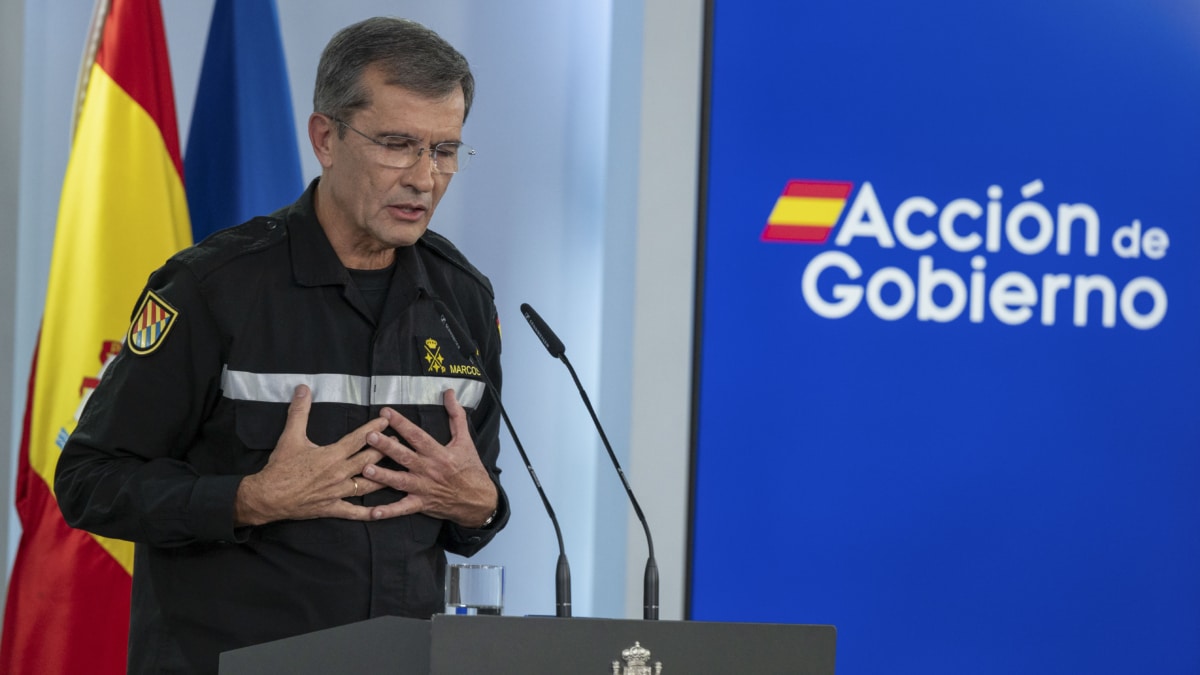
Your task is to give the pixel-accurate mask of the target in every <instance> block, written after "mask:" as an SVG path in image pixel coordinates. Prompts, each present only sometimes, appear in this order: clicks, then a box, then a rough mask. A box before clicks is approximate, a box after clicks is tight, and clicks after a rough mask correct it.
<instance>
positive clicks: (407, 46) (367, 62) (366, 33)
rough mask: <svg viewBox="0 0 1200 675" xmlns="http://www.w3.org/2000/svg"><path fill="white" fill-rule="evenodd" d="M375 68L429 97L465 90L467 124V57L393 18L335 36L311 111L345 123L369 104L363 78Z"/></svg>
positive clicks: (470, 82)
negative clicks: (366, 72)
mask: <svg viewBox="0 0 1200 675" xmlns="http://www.w3.org/2000/svg"><path fill="white" fill-rule="evenodd" d="M372 66H374V67H378V68H380V69H381V70H382V71H383V73H384V76H385V78H386V81H387V83H388V84H390V85H395V86H398V87H403V88H405V89H408V90H410V91H413V92H415V93H417V94H420V95H422V96H428V97H430V98H440V97H444V96H449V95H451V94H453V93H454V91H455V90H456V89H458V88H459V87H461V88H462V93H463V100H464V102H465V104H466V107H465V109H464V110H463V121H464V122H465V121H466V120H467V113H469V112H471V100H472V99H473V98H474V96H475V77H474V76H473V75H471V67H470V66H469V65H468V64H467V59H466V58H465V57H464V56H463V55H462V54H460V53H459V52H458V50H456V49H455V48H454V47H452V46H451V45H450V43H449V42H446V41H445V40H444V39H442V37H441V36H440V35H438V34H437V33H435V32H433V31H432V30H430V29H428V28H426V27H425V26H422V25H421V24H419V23H417V22H415V21H410V20H408V19H396V18H391V17H375V18H373V19H367V20H366V21H360V22H359V23H356V24H354V25H352V26H347V27H345V28H343V29H342V30H340V31H338V33H337V35H334V36H333V38H332V39H331V40H330V41H329V44H328V45H326V46H325V51H323V52H322V53H321V62H320V63H319V64H318V65H317V84H316V87H315V88H314V89H313V110H314V111H316V112H319V113H321V114H324V115H329V116H331V117H337V118H340V119H345V118H347V117H349V116H350V114H351V113H353V112H354V111H356V110H360V109H362V108H366V107H367V106H369V105H371V101H370V100H369V99H368V98H367V92H366V91H365V90H364V89H363V84H362V74H363V72H364V71H365V70H367V68H369V67H372ZM339 133H345V130H344V129H339Z"/></svg>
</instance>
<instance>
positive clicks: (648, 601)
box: [521, 303, 658, 619]
mask: <svg viewBox="0 0 1200 675" xmlns="http://www.w3.org/2000/svg"><path fill="white" fill-rule="evenodd" d="M521 314H524V315H525V320H526V321H528V322H529V327H530V328H532V329H533V333H534V335H537V336H538V339H539V340H541V341H542V345H543V346H545V347H546V351H548V352H550V356H553V357H554V358H556V359H558V360H560V361H562V362H563V364H565V365H566V366H567V370H568V371H570V372H571V379H573V380H575V388H576V389H578V390H579V396H580V397H581V398H583V404H584V405H585V406H587V410H588V413H590V414H591V416H592V422H593V423H594V424H595V425H596V431H598V432H600V440H602V441H604V449H605V450H608V458H609V459H611V460H612V465H613V468H614V469H616V470H617V475H618V476H620V478H621V484H622V485H624V486H625V494H627V495H629V501H630V503H631V504H633V511H634V513H636V514H637V517H638V521H640V522H641V523H642V529H643V530H645V532H646V548H647V549H648V550H649V553H650V555H649V557H648V558H647V560H646V574H645V576H644V578H643V580H642V618H643V619H657V618H658V563H657V562H655V560H654V540H653V539H652V538H651V537H650V525H649V524H647V523H646V516H645V515H644V514H643V513H642V507H641V506H640V505H639V504H638V500H637V497H634V496H633V488H631V487H629V481H628V480H626V479H625V472H624V471H622V470H621V463H620V462H618V461H617V455H616V453H614V452H613V449H612V445H611V444H610V443H609V442H608V435H607V434H605V433H604V427H603V426H601V425H600V418H598V417H596V411H595V409H593V408H592V402H591V400H590V399H588V395H587V392H586V391H584V389H583V384H582V383H581V382H580V381H579V376H578V375H576V374H575V368H574V367H573V366H572V365H571V361H570V360H569V359H568V358H567V354H566V352H567V348H566V346H564V345H563V342H562V340H560V339H558V336H557V335H555V334H554V331H553V330H550V326H549V324H547V323H546V322H545V321H544V320H543V319H542V317H541V316H539V315H538V313H537V312H535V311H534V309H533V308H532V307H530V306H529V303H525V304H523V305H521Z"/></svg>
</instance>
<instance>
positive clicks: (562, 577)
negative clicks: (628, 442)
mask: <svg viewBox="0 0 1200 675" xmlns="http://www.w3.org/2000/svg"><path fill="white" fill-rule="evenodd" d="M437 304H438V307H439V310H438V318H440V319H441V321H442V326H443V327H444V328H445V329H446V332H447V333H449V334H450V339H451V340H453V341H454V346H455V347H457V348H458V351H459V352H460V353H462V355H463V356H465V357H466V358H467V362H468V363H470V364H471V365H472V366H475V369H476V370H478V371H479V375H480V377H482V378H483V383H484V384H485V385H486V386H487V390H488V392H490V393H491V395H492V398H493V399H494V400H495V401H496V406H497V407H499V408H500V417H501V419H503V420H504V426H506V427H508V435H509V436H512V439H513V444H514V445H516V446H517V453H519V454H520V455H521V461H522V462H524V463H525V469H526V470H527V471H529V477H530V478H531V479H533V486H534V487H535V488H537V493H538V496H539V497H541V498H542V505H544V506H545V507H546V514H547V515H549V516H550V523H551V524H553V525H554V536H555V537H557V538H558V568H557V569H556V570H555V574H554V615H555V616H557V617H570V616H571V564H570V563H569V562H567V549H566V547H565V546H563V536H562V529H561V528H560V527H559V526H558V517H557V516H555V515H554V507H552V506H550V500H549V499H548V498H547V497H546V491H545V490H543V489H542V483H541V481H539V480H538V477H537V472H536V471H534V470H533V464H531V463H530V462H529V455H526V454H525V448H524V447H523V446H522V445H521V439H520V438H518V437H517V431H516V429H513V425H512V422H511V421H509V419H508V411H506V410H505V409H504V403H503V402H502V401H501V400H500V390H499V389H497V388H496V385H494V384H492V380H491V378H489V377H488V376H487V372H485V371H484V369H483V364H481V363H479V362H477V361H476V360H475V352H476V347H475V345H474V344H471V342H470V337H469V336H468V333H467V332H466V331H465V330H460V331H457V332H456V331H454V330H453V329H452V328H451V327H450V322H451V321H452V319H449V318H447V317H448V316H450V312H449V310H447V309H446V307H445V305H443V304H442V303H441V302H440V301H439V302H438V303H437ZM454 325H455V326H458V324H457V323H455V324H454ZM458 335H462V336H463V340H464V342H459V339H458V337H457V336H458Z"/></svg>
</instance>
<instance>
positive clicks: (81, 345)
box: [0, 0, 191, 675]
mask: <svg viewBox="0 0 1200 675" xmlns="http://www.w3.org/2000/svg"><path fill="white" fill-rule="evenodd" d="M92 35H93V37H94V38H96V39H98V45H88V47H89V48H88V49H87V53H89V54H92V53H94V55H95V56H94V60H92V61H91V62H90V63H86V62H85V64H84V71H83V75H84V76H83V77H81V87H82V88H83V91H82V97H81V99H80V100H81V103H80V108H79V110H78V111H77V118H76V119H77V121H76V128H75V136H74V139H73V141H72V147H71V156H70V159H69V160H68V163H67V171H66V175H65V177H64V179H63V188H62V198H61V201H60V203H59V211H58V223H57V230H56V232H55V243H54V253H53V256H52V259H51V263H50V278H49V284H48V289H47V294H46V308H45V313H44V315H43V319H42V330H41V335H40V337H39V340H38V347H37V352H36V354H35V356H34V364H33V368H32V372H31V375H30V383H29V398H28V401H27V403H26V413H25V423H24V433H23V436H22V441H21V456H20V459H19V463H20V466H19V475H18V478H17V482H18V485H17V511H18V513H19V515H20V517H21V522H22V526H23V532H22V536H21V543H20V548H19V549H18V552H17V559H16V563H15V566H14V569H13V574H12V577H11V581H10V585H9V593H8V604H7V606H6V608H5V616H4V638H3V645H2V646H0V672H4V673H12V674H14V675H16V674H21V673H30V674H32V673H76V672H77V673H114V674H118V673H124V672H125V649H126V642H127V640H128V631H129V592H130V575H131V573H132V568H133V545H132V544H131V543H129V542H125V541H118V540H112V539H106V538H104V537H96V536H93V535H91V534H88V533H87V532H83V531H81V530H73V529H71V528H70V527H68V526H67V525H66V523H65V522H64V521H63V518H62V514H61V513H60V512H59V510H58V506H57V503H56V502H55V500H54V495H53V485H54V469H55V465H56V464H57V462H58V456H59V454H60V452H61V447H62V444H63V442H64V440H65V439H66V437H67V435H68V434H70V432H71V431H72V430H73V428H74V425H75V419H76V415H77V413H78V410H79V409H80V408H81V407H82V403H83V401H84V400H86V397H87V395H88V394H90V392H91V390H92V388H93V387H94V386H95V382H96V378H97V376H98V375H99V371H100V368H101V366H102V365H103V364H102V361H103V360H104V359H106V358H109V357H111V355H112V353H113V351H114V345H116V344H119V342H120V341H121V339H122V338H123V336H124V335H125V331H126V328H127V327H128V326H129V322H128V317H129V314H128V312H129V308H130V307H131V306H132V304H133V302H134V301H135V300H137V298H138V294H139V292H140V290H141V288H142V286H143V285H144V284H145V282H146V277H147V276H148V274H149V273H150V272H151V271H152V270H153V269H155V268H156V267H158V266H159V265H161V264H162V263H163V261H164V260H166V258H167V257H169V256H170V255H171V254H172V253H174V252H175V251H177V250H179V249H181V248H183V247H184V246H187V245H188V244H190V243H191V228H190V224H189V221H188V212H187V200H186V198H185V196H184V190H183V175H182V169H181V167H182V161H181V157H180V152H179V136H178V132H177V122H176V119H177V118H176V114H175V99H174V92H173V89H172V85H171V74H170V62H169V60H168V54H167V44H166V35H165V32H164V30H163V21H162V10H161V7H160V5H159V0H111V1H110V0H99V3H98V6H97V10H96V13H95V17H94V19H93V30H92ZM93 47H94V49H93Z"/></svg>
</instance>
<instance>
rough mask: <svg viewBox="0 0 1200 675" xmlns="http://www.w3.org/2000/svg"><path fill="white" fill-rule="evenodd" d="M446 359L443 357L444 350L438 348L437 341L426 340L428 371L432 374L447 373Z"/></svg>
mask: <svg viewBox="0 0 1200 675" xmlns="http://www.w3.org/2000/svg"><path fill="white" fill-rule="evenodd" d="M445 360H446V358H445V357H444V356H442V348H441V347H439V346H438V343H437V340H434V339H433V338H428V339H426V340H425V363H427V364H428V365H429V368H428V369H427V370H428V372H431V373H444V372H446V366H445V363H444V362H445Z"/></svg>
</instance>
